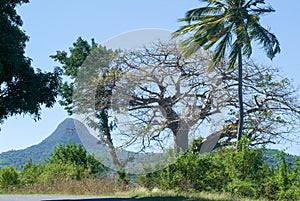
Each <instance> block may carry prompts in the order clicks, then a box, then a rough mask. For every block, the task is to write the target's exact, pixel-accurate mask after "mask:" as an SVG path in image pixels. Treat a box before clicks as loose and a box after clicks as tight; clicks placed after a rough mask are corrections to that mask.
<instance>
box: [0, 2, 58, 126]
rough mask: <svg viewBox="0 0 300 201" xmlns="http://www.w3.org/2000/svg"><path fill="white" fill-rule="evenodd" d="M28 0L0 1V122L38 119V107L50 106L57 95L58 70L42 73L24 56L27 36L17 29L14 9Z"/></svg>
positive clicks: (19, 22) (16, 16) (18, 18)
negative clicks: (16, 118) (27, 116)
mask: <svg viewBox="0 0 300 201" xmlns="http://www.w3.org/2000/svg"><path fill="white" fill-rule="evenodd" d="M28 2H29V0H13V1H1V2H0V44H1V45H0V85H1V89H0V103H1V104H0V120H3V119H6V118H8V117H9V116H12V115H18V114H30V115H32V116H33V117H34V118H35V119H39V118H40V109H41V105H43V104H44V105H45V106H46V107H52V106H53V104H54V103H55V98H56V96H57V94H58V91H57V90H58V85H59V74H60V72H59V70H58V69H56V70H55V71H54V73H43V72H41V70H39V69H38V70H36V71H35V70H34V69H33V68H32V67H31V59H30V58H28V57H26V56H25V46H26V42H27V41H28V39H29V37H28V36H27V35H26V34H25V32H24V31H23V30H22V29H21V26H22V23H23V22H22V20H21V17H20V16H19V15H18V14H17V12H16V8H15V7H16V6H17V5H21V4H23V3H28Z"/></svg>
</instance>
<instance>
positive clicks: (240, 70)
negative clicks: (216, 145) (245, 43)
mask: <svg viewBox="0 0 300 201" xmlns="http://www.w3.org/2000/svg"><path fill="white" fill-rule="evenodd" d="M238 96H239V109H240V112H239V125H238V132H237V143H236V150H237V151H238V150H239V141H240V139H241V137H242V134H243V125H244V105H243V61H242V49H241V47H239V49H238Z"/></svg>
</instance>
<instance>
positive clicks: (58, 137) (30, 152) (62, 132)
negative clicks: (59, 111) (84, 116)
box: [0, 118, 105, 168]
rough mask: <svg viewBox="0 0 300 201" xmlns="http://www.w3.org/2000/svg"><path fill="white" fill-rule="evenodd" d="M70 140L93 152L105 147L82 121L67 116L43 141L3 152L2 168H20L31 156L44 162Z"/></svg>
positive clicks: (34, 159)
mask: <svg viewBox="0 0 300 201" xmlns="http://www.w3.org/2000/svg"><path fill="white" fill-rule="evenodd" d="M70 142H72V143H75V144H83V145H84V146H85V147H86V148H87V149H88V150H90V151H91V152H92V151H95V150H98V151H100V152H101V151H104V149H105V147H104V146H103V145H100V144H98V143H97V142H98V140H97V139H96V138H95V137H94V136H92V135H91V134H90V133H89V131H88V130H87V128H86V127H85V126H84V125H83V124H82V123H80V122H79V121H77V120H75V119H71V118H67V119H65V120H64V121H63V122H62V123H60V124H59V125H58V127H57V128H56V129H55V131H54V132H53V133H52V134H51V135H50V136H49V137H47V138H46V139H45V140H43V141H42V142H41V143H39V144H37V145H33V146H31V147H28V148H26V149H22V150H13V151H8V152H3V153H1V154H0V168H1V167H4V166H8V165H14V166H15V167H17V168H20V167H21V165H22V164H24V163H26V162H27V161H28V160H29V159H30V158H31V159H32V161H33V162H34V163H39V162H43V161H44V160H45V159H47V158H49V156H50V155H51V153H53V150H54V147H55V146H57V145H59V144H67V143H70Z"/></svg>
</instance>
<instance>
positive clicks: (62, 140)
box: [0, 118, 297, 172]
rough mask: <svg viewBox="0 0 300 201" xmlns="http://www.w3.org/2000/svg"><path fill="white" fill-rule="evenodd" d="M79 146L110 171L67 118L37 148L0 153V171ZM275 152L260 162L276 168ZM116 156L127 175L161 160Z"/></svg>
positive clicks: (104, 157) (105, 156)
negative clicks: (59, 149) (62, 146)
mask: <svg viewBox="0 0 300 201" xmlns="http://www.w3.org/2000/svg"><path fill="white" fill-rule="evenodd" d="M70 142H72V143H75V144H82V145H83V146H84V147H85V148H86V149H87V150H88V151H89V152H90V153H93V154H95V156H96V158H98V159H100V160H101V161H103V162H104V164H105V165H107V166H108V167H113V165H112V160H111V158H110V155H109V152H108V148H107V147H106V146H104V145H102V144H99V143H98V140H97V138H96V137H94V136H93V135H91V134H90V133H89V131H88V129H87V128H86V127H85V125H84V124H82V123H81V122H80V121H78V120H75V119H72V118H67V119H65V120H64V121H63V122H62V123H60V124H59V125H58V127H57V128H56V129H55V131H54V132H53V133H52V134H51V135H50V136H49V137H47V138H46V139H45V140H43V141H42V142H41V143H39V144H37V145H33V146H31V147H28V148H26V149H22V150H14V151H8V152H3V153H1V154H0V169H1V168H2V167H4V166H9V165H14V166H15V167H17V168H18V169H20V168H21V165H22V164H25V163H26V162H27V161H28V160H29V159H30V158H31V159H32V161H33V163H40V162H43V161H45V160H46V159H47V158H49V157H50V156H51V153H53V151H54V147H55V146H57V145H59V144H67V143H70ZM279 153H280V152H279V151H278V150H273V149H267V150H265V151H264V160H265V161H266V162H267V163H268V164H269V165H270V166H272V167H276V166H277V164H278V161H279ZM117 155H118V157H119V159H120V160H121V161H124V160H127V159H128V158H130V157H131V158H134V160H133V161H132V162H130V163H129V164H127V166H128V167H127V168H128V171H129V172H136V170H137V169H139V168H140V167H139V166H140V165H141V164H142V163H145V162H146V163H148V164H151V163H154V162H157V161H158V160H164V158H160V157H161V156H160V155H157V154H154V155H145V154H142V153H139V154H137V153H131V152H127V151H124V150H123V151H122V150H118V151H117ZM296 158H297V157H296V156H292V155H289V154H286V159H287V162H288V163H290V164H294V163H295V161H296Z"/></svg>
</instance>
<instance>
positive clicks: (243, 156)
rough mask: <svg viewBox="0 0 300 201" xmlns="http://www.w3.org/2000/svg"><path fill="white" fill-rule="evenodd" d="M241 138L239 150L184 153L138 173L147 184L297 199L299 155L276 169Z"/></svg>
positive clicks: (149, 185)
mask: <svg viewBox="0 0 300 201" xmlns="http://www.w3.org/2000/svg"><path fill="white" fill-rule="evenodd" d="M248 144H250V143H249V142H246V140H245V138H243V139H242V140H241V143H240V150H239V151H238V152H237V151H236V150H235V149H232V148H222V149H218V150H216V151H215V152H214V153H211V154H199V153H190V152H188V153H186V154H185V155H183V156H182V157H181V158H179V159H178V160H177V161H176V162H174V163H173V164H172V165H170V166H168V167H166V168H165V169H163V170H162V171H157V172H154V173H149V174H146V175H140V176H139V182H140V183H141V184H142V185H143V186H145V187H147V188H155V187H158V188H161V189H164V190H168V189H172V190H177V191H180V192H182V191H188V192H189V191H212V192H224V191H225V192H228V193H231V194H232V195H234V196H242V197H257V198H258V197H260V198H267V199H270V200H297V198H298V197H299V187H300V174H299V173H300V159H298V161H297V163H296V164H295V165H293V166H291V165H289V164H287V163H286V162H285V159H286V155H285V154H284V155H283V156H282V158H281V163H280V164H279V165H278V166H277V168H276V169H273V168H271V167H270V166H268V165H267V164H266V163H264V161H263V153H264V150H262V149H254V148H250V147H249V146H248Z"/></svg>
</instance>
